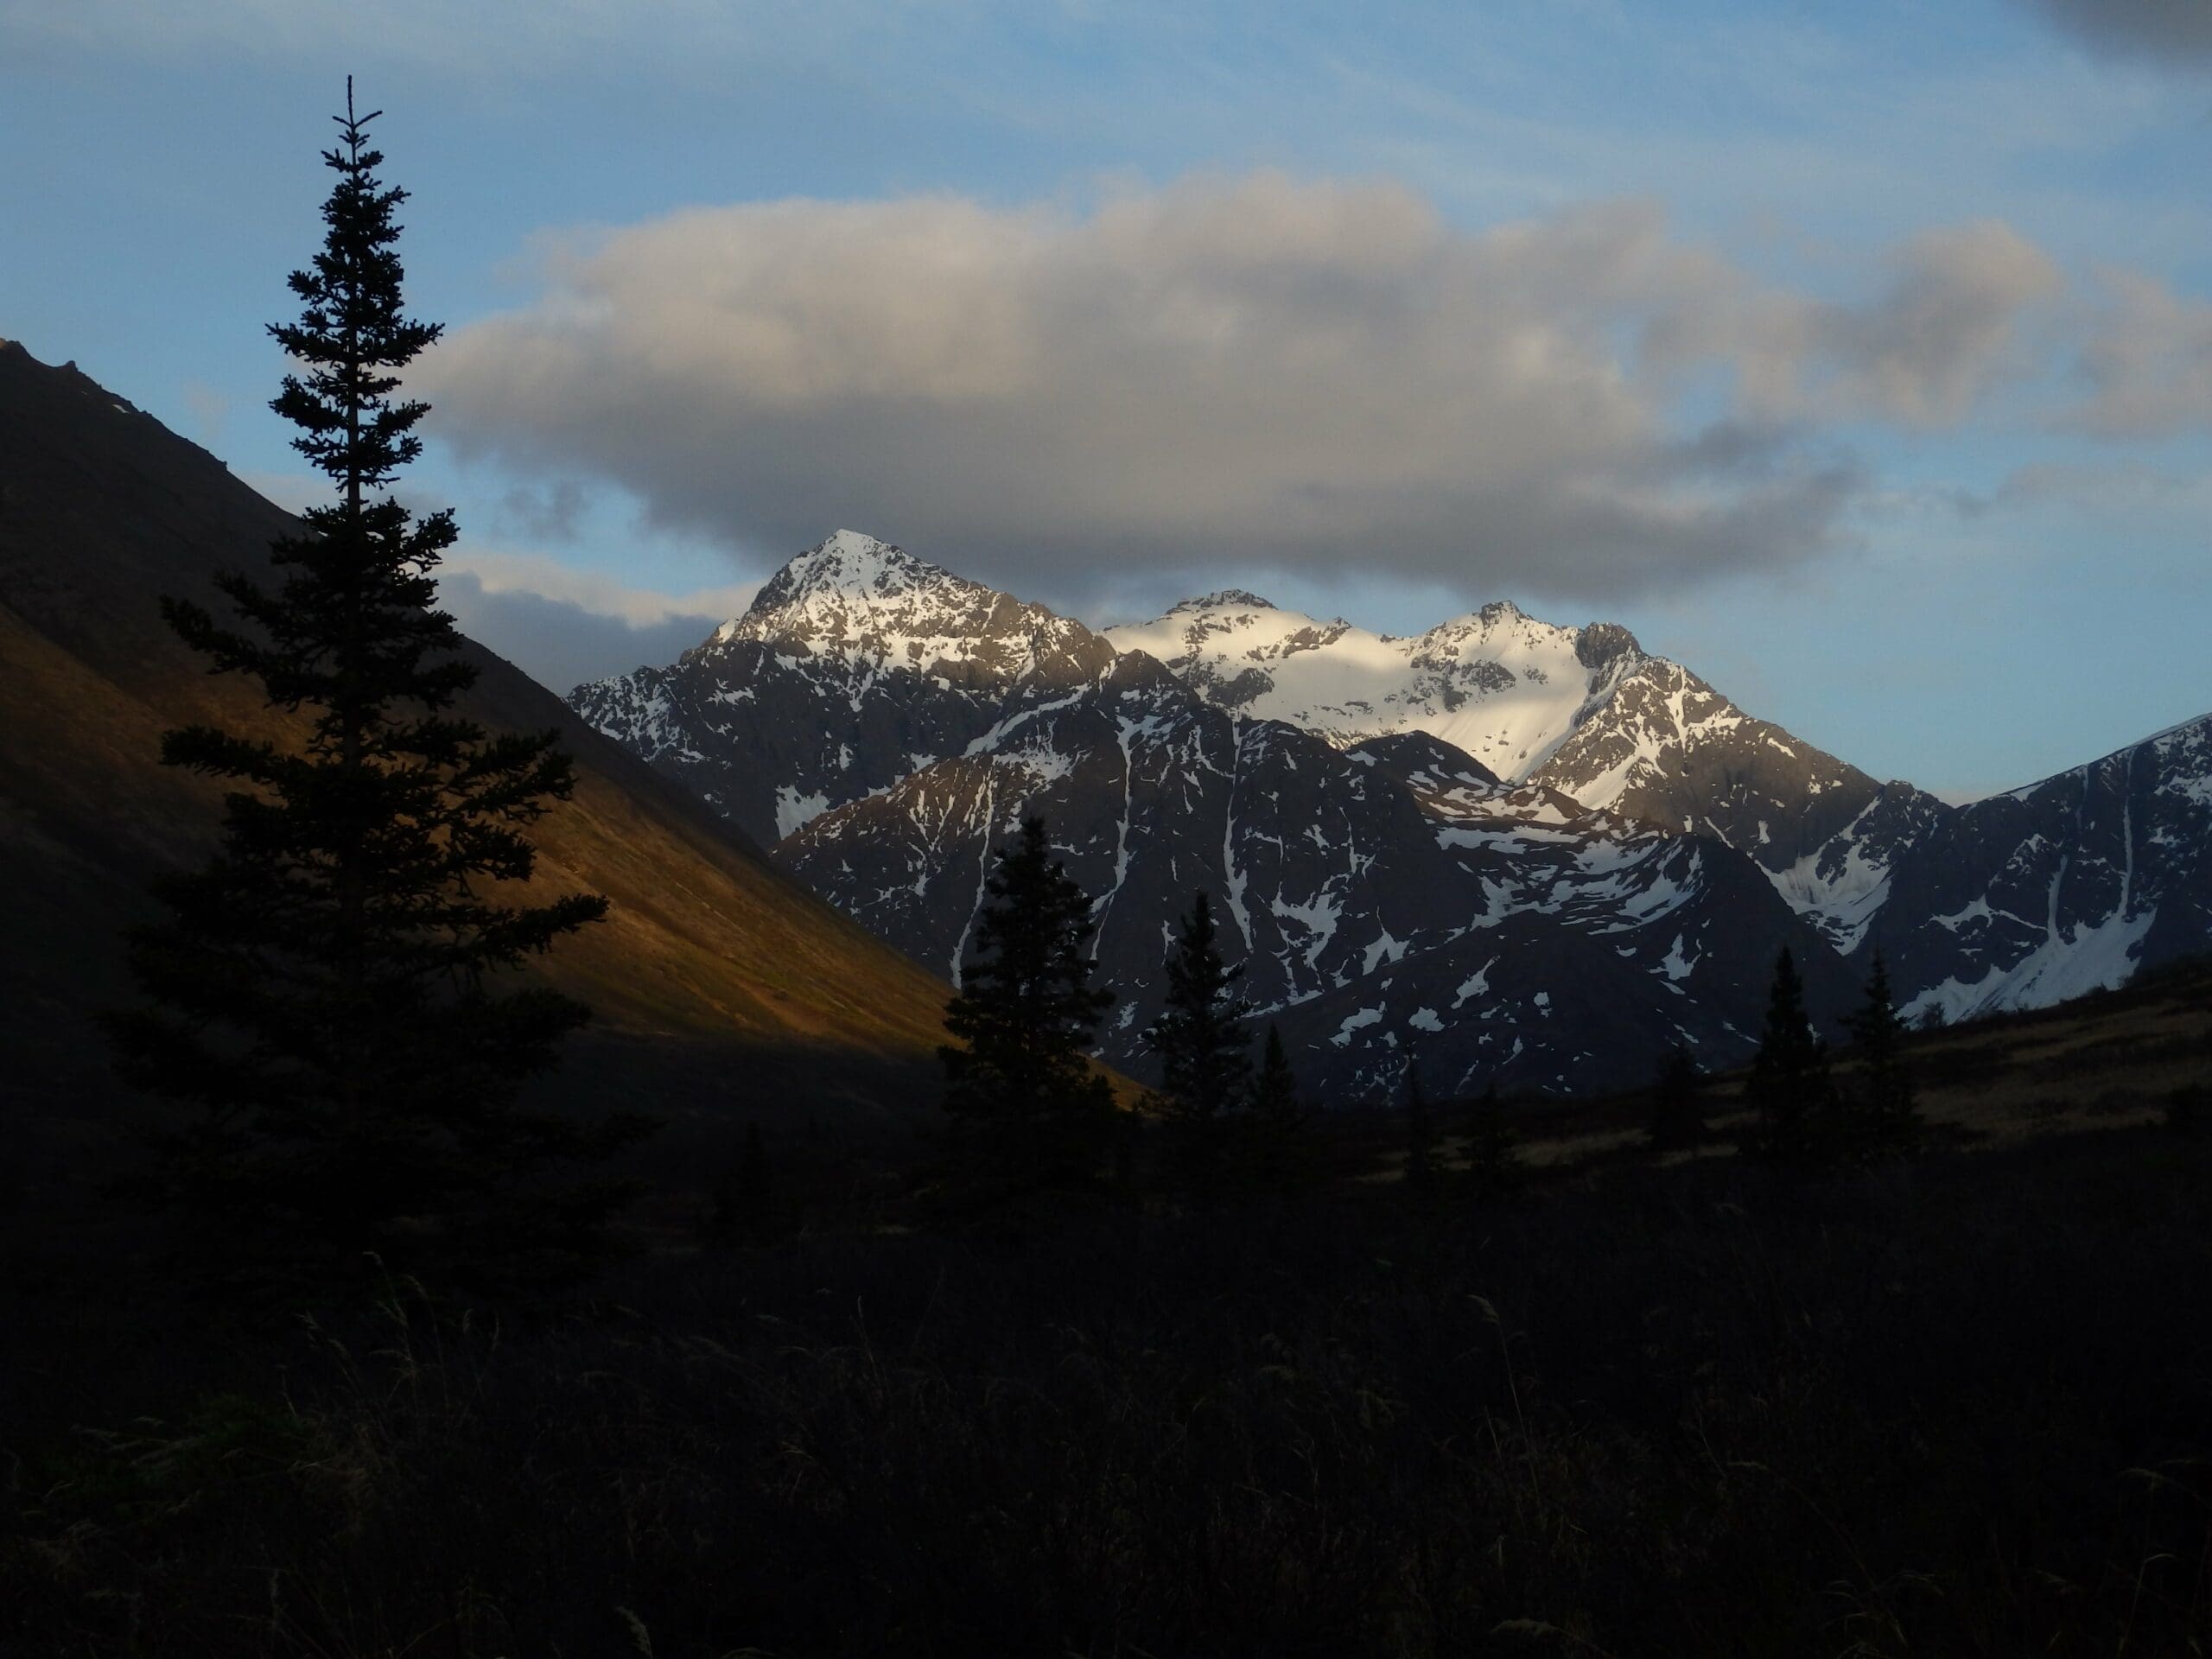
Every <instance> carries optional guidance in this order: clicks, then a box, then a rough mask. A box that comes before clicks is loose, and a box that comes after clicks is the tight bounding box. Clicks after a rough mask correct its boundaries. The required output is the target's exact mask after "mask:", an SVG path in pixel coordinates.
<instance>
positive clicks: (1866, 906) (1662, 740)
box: [1107, 591, 1945, 947]
mask: <svg viewBox="0 0 2212 1659" xmlns="http://www.w3.org/2000/svg"><path fill="white" fill-rule="evenodd" d="M1107 638H1108V639H1110V640H1112V641H1113V642H1114V643H1115V644H1116V645H1118V646H1120V647H1121V648H1122V649H1123V650H1136V651H1143V652H1148V653H1149V654H1150V655H1152V656H1154V657H1156V658H1159V659H1160V661H1162V662H1164V663H1166V664H1168V665H1169V666H1170V667H1172V668H1173V670H1174V671H1175V672H1176V674H1177V675H1178V676H1179V677H1180V678H1181V679H1182V680H1183V681H1184V683H1185V684H1187V685H1189V686H1190V687H1191V688H1192V690H1194V691H1196V692H1198V695H1200V696H1203V697H1205V699H1206V700H1207V701H1209V702H1213V703H1215V704H1217V706H1219V707H1222V708H1224V709H1236V710H1238V711H1240V712H1242V713H1243V714H1246V715H1251V716H1254V717H1256V718H1262V719H1274V720H1282V721H1288V722H1290V723H1291V724H1293V725H1295V726H1299V727H1302V728H1305V729H1306V730H1308V731H1311V732H1315V733H1318V734H1320V735H1322V736H1325V737H1326V738H1328V739H1329V740H1330V741H1332V742H1335V743H1339V744H1349V743H1352V742H1356V741H1359V740H1360V739H1362V738H1365V737H1369V736H1373V735H1376V734H1393V733H1397V734H1402V733H1411V732H1421V733H1426V734H1427V735H1429V736H1431V737H1433V738H1437V739H1439V740H1440V741H1443V742H1446V743H1448V744H1450V745H1452V746H1453V747H1456V748H1458V749H1460V750H1462V751H1464V752H1465V753H1467V754H1468V755H1470V756H1471V757H1472V758H1473V759H1474V760H1477V761H1479V762H1481V763H1482V764H1483V765H1484V766H1487V767H1489V768H1490V769H1491V770H1493V771H1495V772H1497V774H1498V775H1499V776H1500V777H1501V778H1503V779H1508V780H1510V781H1513V782H1516V783H1518V782H1529V783H1534V784H1538V785H1543V786H1545V787H1547V788H1550V789H1554V790H1556V791H1559V792H1560V794H1562V795H1565V796H1567V797H1568V798H1571V799H1573V800H1574V801H1577V802H1579V803H1580V804H1581V805H1583V806H1585V807H1586V808H1590V809H1592V810H1602V811H1610V812H1614V813H1618V814H1619V815H1620V816H1622V817H1630V818H1634V819H1637V820H1639V821H1641V822H1643V823H1652V824H1657V825H1660V826H1662V827H1663V828H1666V829H1675V830H1680V831H1683V832H1686V833H1691V832H1694V833H1696V834H1700V835H1705V836H1713V837H1715V838H1717V839H1719V840H1721V841H1725V842H1727V843H1728V844H1729V845H1730V846H1732V847H1734V848H1737V849H1739V850H1740V851H1742V852H1744V853H1745V855H1748V856H1749V857H1750V858H1751V859H1752V860H1753V861H1755V862H1757V863H1758V866H1759V867H1760V868H1762V869H1764V870H1765V871H1766V872H1767V874H1768V875H1769V876H1770V878H1772V879H1773V880H1774V882H1775V885H1776V887H1777V889H1778V890H1779V891H1780V892H1781V893H1782V894H1783V897H1784V898H1785V899H1788V900H1789V903H1790V905H1791V906H1792V908H1794V909H1796V910H1797V911H1798V912H1800V913H1802V914H1803V915H1805V916H1806V917H1807V918H1808V919H1810V920H1811V921H1812V922H1813V923H1814V925H1815V926H1817V927H1819V928H1820V929H1821V931H1823V932H1824V933H1826V934H1827V936H1828V937H1829V938H1830V939H1831V940H1832V941H1833V942H1834V943H1836V944H1840V945H1843V946H1846V947H1848V945H1850V944H1853V943H1855V942H1856V940H1857V938H1858V935H1859V931H1862V930H1863V928H1864V925H1865V921H1866V916H1867V915H1868V914H1870V913H1871V911H1872V908H1873V907H1875V906H1877V905H1878V896H1877V895H1878V893H1879V891H1880V888H1881V884H1882V881H1883V880H1884V878H1885V875H1886V874H1887V870H1888V867H1889V863H1890V861H1891V859H1892V858H1893V857H1894V856H1895V855H1896V852H1897V849H1898V848H1899V847H1900V846H1901V845H1902V844H1903V843H1904V842H1905V841H1906V840H1908V839H1910V836H1912V835H1913V834H1914V833H1916V830H1917V829H1919V828H1920V827H1921V826H1922V825H1923V824H1925V823H1928V822H1929V821H1930V820H1931V819H1933V818H1934V817H1937V816H1940V815H1941V814H1942V812H1943V811H1944V810H1945V808H1944V806H1943V804H1942V802H1940V801H1938V800H1936V798H1934V797H1933V796H1930V795H1927V794H1924V793H1923V792H1922V791H1918V790H1916V789H1914V788H1913V787H1912V786H1911V785H1909V784H1891V785H1881V784H1878V783H1877V782H1876V781H1875V779H1872V778H1870V777H1868V776H1867V775H1866V773H1865V772H1860V771H1859V769H1858V768H1856V767H1855V766H1847V765H1846V764H1845V763H1844V762H1843V761H1840V760H1837V759H1836V758H1835V757H1834V755H1831V754H1826V753H1822V752H1821V751H1820V750H1818V749H1816V748H1814V747H1812V746H1811V745H1810V744H1808V743H1805V742H1803V741H1801V740H1799V739H1797V738H1795V737H1793V736H1791V735H1790V734H1789V733H1788V732H1786V731H1784V730H1783V729H1782V728H1780V727H1778V726H1775V725H1771V724H1770V723H1769V722H1767V721H1763V720H1757V719H1754V718H1752V717H1751V715H1746V714H1745V712H1744V711H1743V710H1742V709H1738V707H1737V706H1736V705H1735V704H1734V703H1732V702H1729V701H1728V699H1727V698H1726V697H1725V696H1721V695H1720V693H1719V692H1718V691H1716V690H1713V687H1712V686H1710V685H1708V684H1707V683H1706V682H1705V681H1703V680H1701V679H1700V678H1699V677H1697V676H1696V675H1694V674H1693V673H1691V672H1690V671H1688V670H1687V669H1685V668H1683V667H1681V665H1680V664H1676V663H1672V662H1669V661H1668V660H1667V659H1666V658H1662V657H1654V656H1651V655H1649V654H1648V653H1647V652H1645V651H1644V650H1643V647H1642V646H1641V645H1638V644H1637V640H1636V637H1635V636H1634V635H1633V634H1631V633H1630V632H1629V631H1628V630H1627V629H1625V628H1623V627H1619V626H1616V625H1614V624H1611V623H1605V622H1599V623H1592V624H1591V625H1589V626H1586V627H1580V628H1567V627H1557V626H1553V625H1552V624H1550V623H1548V622H1541V621H1538V620H1536V619H1535V618H1534V617H1531V616H1529V615H1527V614H1526V613H1523V612H1522V610H1521V609H1520V608H1519V607H1516V606H1515V605H1512V604H1510V603H1504V602H1501V603H1498V604H1494V605H1486V606H1484V607H1483V608H1482V609H1481V610H1479V611H1477V612H1473V613H1470V614H1468V615H1465V616H1462V617H1459V618H1456V619H1454V620H1452V621H1449V622H1446V623H1443V624H1440V626H1436V627H1433V628H1431V629H1430V630H1429V631H1428V632H1426V633H1421V634H1416V635H1413V636H1411V637H1408V638H1393V637H1391V636H1389V635H1387V634H1376V633H1370V632H1368V631H1367V630H1366V629H1364V628H1356V627H1353V626H1351V624H1349V623H1347V622H1344V621H1343V620H1330V621H1325V622H1324V621H1317V620H1314V619H1313V618H1312V617H1308V616H1304V615H1301V614H1300V613H1297V612H1294V611H1286V610H1282V609H1280V608H1278V607H1275V606H1273V605H1270V604H1268V602H1267V601H1265V600H1263V599H1261V598H1259V597H1257V596H1256V595H1255V594H1249V593H1243V592H1238V591H1231V592H1228V593H1221V594H1210V595H1208V596H1207V597H1205V598H1204V599H1197V600H1191V601H1185V603H1183V604H1181V605H1178V606H1176V607H1174V608H1173V610H1171V611H1169V612H1168V613H1167V614H1166V615H1165V616H1162V617H1160V618H1158V619H1157V620H1154V621H1151V622H1147V623H1142V624H1138V625H1135V626H1125V627H1119V628H1110V629H1109V630H1108V631H1107Z"/></svg>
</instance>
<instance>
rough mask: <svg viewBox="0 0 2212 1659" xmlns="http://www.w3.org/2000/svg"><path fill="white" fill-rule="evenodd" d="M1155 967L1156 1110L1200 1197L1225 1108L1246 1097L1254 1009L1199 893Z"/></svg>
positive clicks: (1214, 1176) (1149, 1038) (1209, 1180)
mask: <svg viewBox="0 0 2212 1659" xmlns="http://www.w3.org/2000/svg"><path fill="white" fill-rule="evenodd" d="M1161 971H1162V973H1163V974H1164V975H1165V976H1166V982H1167V994H1166V1004H1165V1006H1164V1007H1162V1008H1161V1010H1160V1017H1159V1018H1158V1019H1156V1020H1154V1021H1153V1022H1152V1023H1151V1024H1150V1025H1149V1026H1147V1027H1145V1033H1144V1040H1145V1046H1147V1047H1148V1048H1149V1049H1151V1050H1152V1052H1154V1054H1156V1055H1158V1056H1159V1057H1160V1092H1159V1098H1160V1116H1161V1117H1162V1118H1163V1119H1164V1120H1165V1122H1166V1127H1167V1132H1168V1134H1169V1135H1170V1136H1171V1137H1172V1142H1173V1147H1174V1148H1175V1153H1176V1157H1177V1161H1178V1162H1179V1164H1180V1166H1181V1169H1182V1174H1183V1178H1184V1179H1185V1182H1186V1183H1187V1184H1188V1185H1190V1187H1191V1189H1192V1192H1196V1193H1198V1195H1199V1196H1201V1197H1205V1196H1207V1195H1210V1194H1211V1192H1214V1191H1215V1190H1216V1188H1217V1186H1218V1185H1219V1181H1220V1177H1221V1173H1222V1172H1221V1165H1222V1163H1223V1162H1224V1154H1225V1153H1226V1150H1227V1148H1226V1144H1225V1143H1226V1141H1227V1140H1228V1137H1229V1136H1230V1134H1231V1132H1232V1126H1231V1125H1230V1122H1229V1121H1228V1118H1229V1114H1230V1112H1232V1111H1234V1110H1236V1109H1238V1108H1240V1107H1243V1106H1244V1105H1245V1104H1247V1100H1246V1094H1247V1090H1249V1085H1250V1082H1251V1076H1252V1059H1251V1055H1250V1052H1249V1050H1250V1048H1251V1046H1252V1039H1251V1034H1250V1033H1249V1032H1247V1031H1246V1030H1245V1028H1244V1018H1245V1016H1246V1015H1247V1014H1250V1013H1251V1011H1252V1007H1251V1004H1250V1003H1249V1002H1247V1001H1244V1000H1243V998H1242V997H1240V996H1238V995H1237V994H1236V982H1237V981H1238V980H1239V979H1241V978H1242V977H1243V973H1244V969H1243V968H1242V967H1241V966H1239V967H1236V968H1230V967H1225V966H1224V964H1223V963H1222V960H1221V950H1220V949H1219V947H1218V946H1217V944H1215V932H1214V925H1213V910H1212V907H1211V906H1210V905H1208V904H1207V902H1206V896H1205V893H1193V894H1192V898H1191V909H1190V913H1189V914H1188V915H1186V916H1185V917H1184V918H1183V924H1182V931H1181V937H1180V938H1178V939H1177V940H1176V942H1175V944H1173V946H1171V947H1170V948H1169V950H1168V952H1167V957H1166V962H1165V963H1163V964H1162V969H1161Z"/></svg>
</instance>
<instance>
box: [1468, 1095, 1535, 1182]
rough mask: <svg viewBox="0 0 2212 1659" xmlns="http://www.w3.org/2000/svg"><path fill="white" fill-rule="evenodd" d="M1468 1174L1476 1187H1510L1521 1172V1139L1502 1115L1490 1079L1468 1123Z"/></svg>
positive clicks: (1500, 1102)
mask: <svg viewBox="0 0 2212 1659" xmlns="http://www.w3.org/2000/svg"><path fill="white" fill-rule="evenodd" d="M1466 1158H1467V1174H1468V1176H1469V1178H1470V1179H1471V1180H1473V1181H1474V1182H1475V1183H1476V1184H1477V1185H1481V1186H1486V1187H1501V1186H1511V1185H1514V1184H1515V1183H1516V1182H1517V1181H1518V1180H1519V1179H1520V1178H1521V1176H1522V1173H1524V1172H1523V1169H1522V1162H1521V1137H1520V1136H1519V1135H1516V1133H1515V1132H1514V1128H1513V1125H1512V1124H1511V1122H1509V1121H1508V1120H1507V1118H1506V1116H1505V1106H1504V1103H1503V1102H1502V1101H1500V1100H1499V1099H1498V1097H1497V1080H1496V1079H1495V1078H1493V1079H1492V1080H1491V1082H1490V1083H1489V1084H1487V1085H1486V1086H1485V1087H1484V1090H1483V1096H1482V1098H1481V1099H1480V1100H1478V1101H1477V1102H1476V1103H1475V1109H1474V1111H1473V1113H1472V1114H1471V1116H1469V1118H1468V1121H1467V1152H1466Z"/></svg>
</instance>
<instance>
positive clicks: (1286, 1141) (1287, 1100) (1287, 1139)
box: [1243, 1025, 1318, 1192]
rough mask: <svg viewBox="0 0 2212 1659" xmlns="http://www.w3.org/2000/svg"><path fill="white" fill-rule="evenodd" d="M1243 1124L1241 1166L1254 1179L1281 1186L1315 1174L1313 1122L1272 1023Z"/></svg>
mask: <svg viewBox="0 0 2212 1659" xmlns="http://www.w3.org/2000/svg"><path fill="white" fill-rule="evenodd" d="M1244 1128H1245V1131H1246V1133H1245V1140H1244V1154H1245V1155H1244V1159H1243V1166H1244V1169H1245V1172H1246V1174H1247V1177H1248V1179H1249V1180H1250V1182H1251V1183H1252V1184H1253V1185H1256V1186H1259V1187H1262V1188H1263V1189H1267V1190H1269V1191H1274V1192H1281V1191H1283V1190H1286V1189H1287V1188H1290V1187H1294V1186H1298V1185H1303V1184H1304V1183H1305V1182H1306V1181H1307V1180H1309V1179H1312V1178H1313V1174H1314V1173H1315V1164H1316V1161H1317V1158H1316V1154H1317V1151H1318V1149H1317V1148H1316V1147H1315V1146H1314V1145H1313V1124H1312V1122H1310V1121H1309V1119H1308V1118H1307V1116H1306V1108H1305V1106H1304V1104H1303V1103H1301V1102H1300V1100H1299V1097H1298V1079H1297V1077H1296V1076H1295V1075H1294V1073H1293V1072H1292V1071H1291V1069H1290V1056H1289V1054H1288V1053H1287V1052H1286V1051H1285V1050H1284V1048H1283V1045H1282V1033H1281V1031H1279V1030H1277V1029H1276V1028H1275V1027H1274V1026H1272V1025H1270V1026H1269V1027H1268V1040H1267V1043H1266V1044H1265V1046H1263V1047H1262V1050H1261V1053H1260V1069H1259V1072H1258V1075H1257V1076H1255V1077H1254V1078H1253V1080H1252V1090H1251V1105H1250V1109H1249V1111H1248V1112H1247V1113H1246V1114H1245V1118H1244Z"/></svg>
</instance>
